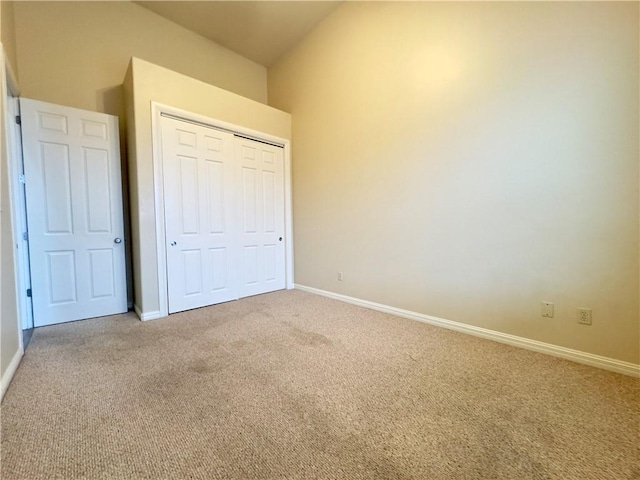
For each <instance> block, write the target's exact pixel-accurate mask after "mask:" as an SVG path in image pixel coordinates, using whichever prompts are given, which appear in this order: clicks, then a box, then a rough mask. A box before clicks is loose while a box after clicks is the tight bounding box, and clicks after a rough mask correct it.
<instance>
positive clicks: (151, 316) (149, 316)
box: [133, 303, 161, 322]
mask: <svg viewBox="0 0 640 480" xmlns="http://www.w3.org/2000/svg"><path fill="white" fill-rule="evenodd" d="M133 311H134V312H136V315H138V318H139V319H140V320H142V321H143V322H146V321H148V320H156V319H158V318H160V317H161V315H160V311H159V310H157V311H155V312H146V313H142V310H140V307H138V305H137V304H135V303H134V304H133Z"/></svg>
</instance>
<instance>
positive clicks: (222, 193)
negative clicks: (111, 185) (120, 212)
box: [162, 117, 238, 313]
mask: <svg viewBox="0 0 640 480" xmlns="http://www.w3.org/2000/svg"><path fill="white" fill-rule="evenodd" d="M233 157H234V136H233V135H232V134H230V133H227V132H222V131H219V130H214V129H210V128H206V127H202V126H199V125H194V124H190V123H187V122H182V121H179V120H174V119H171V118H165V117H163V118H162V160H163V162H162V169H163V180H164V206H165V232H166V251H167V290H168V297H169V313H175V312H180V311H182V310H189V309H192V308H198V307H203V306H206V305H212V304H215V303H220V302H226V301H229V300H235V299H237V298H238V290H237V280H236V277H235V268H234V266H235V264H236V263H237V260H236V258H235V253H236V251H237V248H236V240H235V236H234V232H235V230H236V228H235V225H234V223H235V222H236V218H235V217H236V214H235V211H234V210H235V209H234V191H233V189H234V183H235V182H234V178H233V177H234V174H235V172H234V165H233Z"/></svg>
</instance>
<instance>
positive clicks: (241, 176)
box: [235, 137, 286, 297]
mask: <svg viewBox="0 0 640 480" xmlns="http://www.w3.org/2000/svg"><path fill="white" fill-rule="evenodd" d="M235 142H236V172H237V188H236V190H237V200H236V205H237V209H238V212H239V213H238V218H239V220H240V225H239V229H240V231H239V235H238V247H239V248H240V254H239V261H240V264H239V268H238V271H239V274H240V279H239V284H238V288H239V296H240V297H248V296H250V295H258V294H260V293H266V292H273V291H275V290H282V289H284V288H285V281H286V278H285V250H284V238H283V237H284V154H283V150H282V148H280V147H276V146H272V145H268V144H265V143H261V142H256V141H253V140H248V139H245V138H241V137H236V139H235Z"/></svg>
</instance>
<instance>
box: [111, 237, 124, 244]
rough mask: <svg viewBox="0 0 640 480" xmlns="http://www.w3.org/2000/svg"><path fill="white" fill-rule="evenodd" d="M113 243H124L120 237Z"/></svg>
mask: <svg viewBox="0 0 640 480" xmlns="http://www.w3.org/2000/svg"><path fill="white" fill-rule="evenodd" d="M113 243H122V239H121V238H120V237H116V238H115V239H114V240H113Z"/></svg>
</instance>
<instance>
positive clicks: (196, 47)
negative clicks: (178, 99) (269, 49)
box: [14, 1, 266, 115]
mask: <svg viewBox="0 0 640 480" xmlns="http://www.w3.org/2000/svg"><path fill="white" fill-rule="evenodd" d="M14 10H15V31H16V43H17V53H18V59H19V62H18V71H19V76H20V87H21V89H22V94H23V95H24V96H25V97H29V98H34V99H37V100H43V101H46V102H52V103H58V104H61V105H68V106H71V107H76V108H83V109H86V110H95V111H100V112H105V113H111V114H115V115H120V114H121V113H122V90H121V88H120V85H121V84H122V79H123V78H124V75H125V72H126V70H127V65H128V64H129V59H130V58H131V57H132V56H136V57H140V58H144V59H146V60H149V61H151V62H154V63H156V64H158V65H163V66H165V67H167V68H170V69H172V70H175V71H178V72H181V73H184V74H185V75H189V76H191V77H194V78H198V79H200V80H202V81H204V82H207V83H211V84H214V85H217V86H219V87H221V88H224V89H227V90H231V91H233V92H236V93H238V94H240V95H244V96H246V97H249V98H253V99H255V100H257V101H261V102H266V70H265V68H264V67H262V66H260V65H258V64H256V63H254V62H251V61H250V60H247V59H246V58H244V57H241V56H240V55H237V54H235V53H233V52H231V51H229V50H227V49H225V48H223V47H221V46H219V45H217V44H215V43H213V42H211V41H209V40H207V39H205V38H204V37H201V36H199V35H197V34H195V33H192V32H190V31H188V30H186V29H184V28H182V27H180V26H178V25H176V24H174V23H172V22H170V21H168V20H166V19H164V18H162V17H160V16H158V15H156V14H155V13H152V12H150V11H149V10H147V9H145V8H143V7H141V6H139V5H136V4H134V3H132V2H128V1H124V2H16V4H15V6H14Z"/></svg>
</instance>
